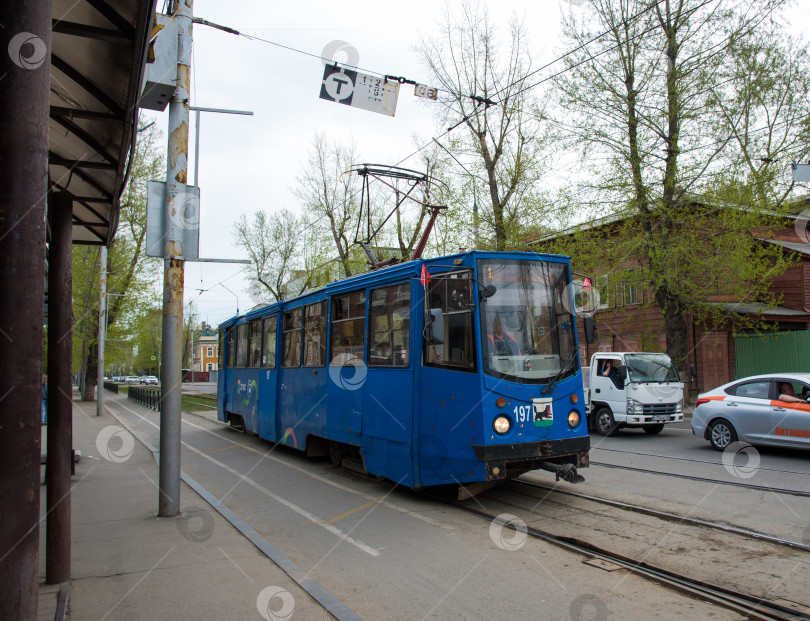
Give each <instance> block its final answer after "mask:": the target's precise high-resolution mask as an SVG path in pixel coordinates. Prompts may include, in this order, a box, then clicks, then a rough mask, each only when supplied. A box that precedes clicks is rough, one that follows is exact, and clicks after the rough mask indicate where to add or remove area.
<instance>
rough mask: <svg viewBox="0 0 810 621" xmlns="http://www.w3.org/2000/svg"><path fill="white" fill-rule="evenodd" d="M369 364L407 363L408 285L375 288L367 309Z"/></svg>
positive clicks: (401, 364) (409, 311)
mask: <svg viewBox="0 0 810 621" xmlns="http://www.w3.org/2000/svg"><path fill="white" fill-rule="evenodd" d="M368 325H369V345H368V366H370V367H407V366H408V365H409V364H410V342H409V335H410V331H411V285H410V284H409V283H403V284H401V285H394V286H393V287H384V288H382V289H374V290H373V291H372V292H371V307H370V309H369V323H368Z"/></svg>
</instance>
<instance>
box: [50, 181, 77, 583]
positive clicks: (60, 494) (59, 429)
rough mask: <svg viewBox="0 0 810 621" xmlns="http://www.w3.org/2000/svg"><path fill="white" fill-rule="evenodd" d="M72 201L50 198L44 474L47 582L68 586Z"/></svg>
mask: <svg viewBox="0 0 810 621" xmlns="http://www.w3.org/2000/svg"><path fill="white" fill-rule="evenodd" d="M72 236H73V197H72V196H71V195H70V194H68V193H67V192H57V193H54V194H51V243H50V246H49V248H48V432H47V436H48V457H47V463H46V468H45V485H46V488H45V490H46V493H45V497H46V503H47V505H46V509H47V515H48V518H47V522H46V525H45V546H46V547H45V582H47V583H48V584H60V583H62V582H67V581H68V580H70V502H71V501H70V466H71V464H70V460H71V459H72V457H71V453H70V450H71V448H73V396H72V395H73V392H72V387H71V385H70V371H71V366H72V365H73V335H72V330H73V322H72V320H71V315H72V309H73V300H72V295H73V294H72V269H71V259H72V256H71V244H72V239H71V238H72Z"/></svg>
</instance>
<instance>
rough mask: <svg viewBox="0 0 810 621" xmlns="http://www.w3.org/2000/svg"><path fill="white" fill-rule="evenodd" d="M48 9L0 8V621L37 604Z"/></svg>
mask: <svg viewBox="0 0 810 621" xmlns="http://www.w3.org/2000/svg"><path fill="white" fill-rule="evenodd" d="M51 4H52V3H51V0H29V1H27V2H24V1H23V0H11V2H0V24H3V30H2V31H3V37H2V41H3V47H2V49H1V50H0V75H2V76H4V78H3V81H2V89H3V90H2V93H3V94H2V96H0V274H2V278H3V285H2V289H3V292H2V294H0V343H2V345H0V410H2V426H3V429H2V431H0V472H1V473H2V475H0V507H1V508H0V513H1V514H2V527H1V528H0V585H2V587H0V588H2V595H0V619H35V618H36V617H37V600H38V597H39V528H38V524H39V487H40V469H39V454H40V434H41V433H42V427H41V424H40V417H41V400H42V392H41V390H42V389H41V381H42V335H43V325H44V321H45V320H44V304H43V302H44V299H45V261H44V256H45V194H46V191H47V166H48V95H49V88H50V67H51V62H50V56H51V55H50V48H51V14H52V7H51ZM28 34H30V37H29V39H30V40H29V42H28V43H26V44H25V45H24V48H23V47H20V49H18V50H16V52H15V51H14V49H13V47H14V46H12V42H19V41H20V39H19V38H18V35H26V36H27V35H28ZM15 45H16V43H15ZM9 48H12V49H9ZM9 52H11V53H9ZM25 59H30V60H25Z"/></svg>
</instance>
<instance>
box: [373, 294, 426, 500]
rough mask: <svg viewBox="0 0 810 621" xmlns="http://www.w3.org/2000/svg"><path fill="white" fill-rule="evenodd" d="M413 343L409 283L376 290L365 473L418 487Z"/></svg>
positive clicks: (374, 295)
mask: <svg viewBox="0 0 810 621" xmlns="http://www.w3.org/2000/svg"><path fill="white" fill-rule="evenodd" d="M411 338H412V335H411V285H410V283H401V284H397V285H392V286H388V287H381V288H378V289H372V290H371V292H370V297H369V321H368V339H367V342H368V359H367V364H368V377H367V378H366V381H365V384H364V385H363V406H362V407H363V448H364V449H365V452H364V455H365V460H366V469H367V470H368V471H369V472H375V473H379V474H381V475H382V476H386V477H388V478H390V479H391V480H393V481H397V482H400V483H403V484H406V485H412V484H413V480H412V476H413V471H412V463H413V457H412V448H413V447H412V440H413V390H414V389H413V382H414V377H413V361H412V360H411V345H412V343H411Z"/></svg>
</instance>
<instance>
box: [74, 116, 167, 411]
mask: <svg viewBox="0 0 810 621" xmlns="http://www.w3.org/2000/svg"><path fill="white" fill-rule="evenodd" d="M142 127H146V123H144V122H143V121H142ZM160 142H161V134H160V132H159V131H158V130H156V129H155V128H154V125H153V126H151V127H148V128H147V129H145V130H144V131H142V132H140V133H139V134H138V143H137V145H136V149H135V155H134V158H133V161H132V167H131V170H130V176H129V180H128V183H127V186H126V188H125V190H124V193H123V195H122V197H121V201H120V207H121V211H120V221H119V225H118V230H117V232H116V236H115V238H114V240H113V243H112V245H111V247H110V248H109V251H108V254H107V265H106V271H107V293H108V297H107V341H106V343H105V367H106V369H105V370H106V371H107V372H108V373H115V374H127V373H130V372H132V364H133V360H132V356H133V355H132V348H133V344H134V341H135V339H136V336H137V334H138V326H139V321H140V319H139V318H140V315H141V313H142V312H143V310H144V309H146V308H148V307H149V306H151V305H154V303H155V301H156V300H157V297H158V292H157V290H156V289H155V286H154V284H155V281H156V279H157V277H158V274H159V270H160V262H159V260H157V259H152V258H148V257H146V256H145V252H144V251H145V243H146V183H147V181H149V180H159V179H161V178H163V177H164V176H165V164H164V160H163V156H162V155H161V145H160V144H159V143H160ZM100 252H101V250H100V248H99V247H97V246H74V248H73V314H74V317H75V324H74V329H73V357H74V370H75V371H81V372H82V374H84V376H85V377H88V378H93V379H94V378H95V373H96V366H97V351H98V350H97V348H98V309H99V274H100V265H99V257H100ZM93 395H94V393H93V381H90V382H88V384H87V386H86V390H84V391H83V398H84V399H92V398H94V397H93Z"/></svg>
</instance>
